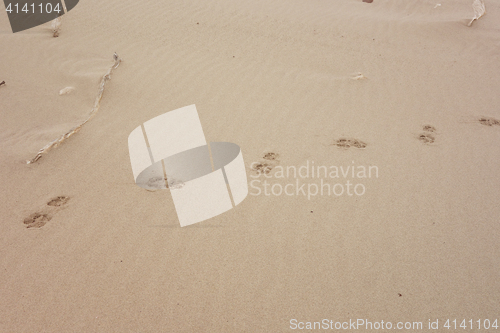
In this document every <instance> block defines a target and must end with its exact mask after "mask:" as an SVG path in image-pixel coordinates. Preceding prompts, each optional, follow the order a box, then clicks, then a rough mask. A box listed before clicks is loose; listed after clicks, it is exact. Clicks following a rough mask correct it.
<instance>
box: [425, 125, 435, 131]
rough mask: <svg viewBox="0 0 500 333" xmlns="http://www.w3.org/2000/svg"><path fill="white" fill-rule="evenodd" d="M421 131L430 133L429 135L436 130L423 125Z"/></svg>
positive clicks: (430, 126)
mask: <svg viewBox="0 0 500 333" xmlns="http://www.w3.org/2000/svg"><path fill="white" fill-rule="evenodd" d="M422 129H423V130H424V131H426V132H431V133H434V132H436V128H435V127H434V126H432V125H424V126H423V127H422Z"/></svg>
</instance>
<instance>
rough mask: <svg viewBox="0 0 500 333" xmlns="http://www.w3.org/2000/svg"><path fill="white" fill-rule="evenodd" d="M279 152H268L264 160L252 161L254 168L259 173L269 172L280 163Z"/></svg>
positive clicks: (263, 157)
mask: <svg viewBox="0 0 500 333" xmlns="http://www.w3.org/2000/svg"><path fill="white" fill-rule="evenodd" d="M278 158H279V154H277V153H273V152H267V153H265V154H264V155H263V156H262V160H261V161H259V162H254V163H252V170H254V171H256V172H257V173H259V174H262V173H264V174H266V175H267V174H268V173H269V172H271V170H272V169H273V168H274V167H275V166H276V165H278V164H279V159H278Z"/></svg>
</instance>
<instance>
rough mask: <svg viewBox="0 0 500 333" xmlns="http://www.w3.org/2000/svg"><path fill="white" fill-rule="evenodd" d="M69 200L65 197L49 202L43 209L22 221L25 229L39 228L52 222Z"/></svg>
mask: <svg viewBox="0 0 500 333" xmlns="http://www.w3.org/2000/svg"><path fill="white" fill-rule="evenodd" d="M69 199H70V198H69V197H67V196H58V197H55V198H53V199H51V200H49V202H47V204H46V205H45V206H44V207H43V208H41V209H40V210H39V211H37V212H35V213H33V214H31V215H30V216H28V217H27V218H25V219H24V224H25V225H26V228H28V229H30V228H41V227H43V226H44V225H46V224H47V222H49V221H50V220H52V217H53V216H54V214H55V213H57V212H58V211H59V210H61V209H62V207H63V206H64V205H66V204H67V203H68V201H69ZM47 206H48V207H47Z"/></svg>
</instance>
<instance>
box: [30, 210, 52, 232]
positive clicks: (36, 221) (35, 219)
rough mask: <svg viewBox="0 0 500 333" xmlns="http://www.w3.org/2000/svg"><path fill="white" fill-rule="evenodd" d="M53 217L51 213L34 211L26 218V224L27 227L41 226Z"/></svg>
mask: <svg viewBox="0 0 500 333" xmlns="http://www.w3.org/2000/svg"><path fill="white" fill-rule="evenodd" d="M51 219H52V216H51V215H49V214H42V213H33V214H31V215H30V216H28V217H27V218H25V219H24V224H26V228H28V229H29V228H41V227H43V226H44V225H45V224H47V222H49V221H50V220H51Z"/></svg>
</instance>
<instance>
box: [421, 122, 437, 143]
mask: <svg viewBox="0 0 500 333" xmlns="http://www.w3.org/2000/svg"><path fill="white" fill-rule="evenodd" d="M422 129H423V130H424V133H421V134H420V135H419V136H418V139H419V140H420V141H421V142H423V143H425V144H431V143H434V141H436V138H435V137H434V135H432V133H435V132H436V128H435V127H434V126H432V125H424V126H422Z"/></svg>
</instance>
